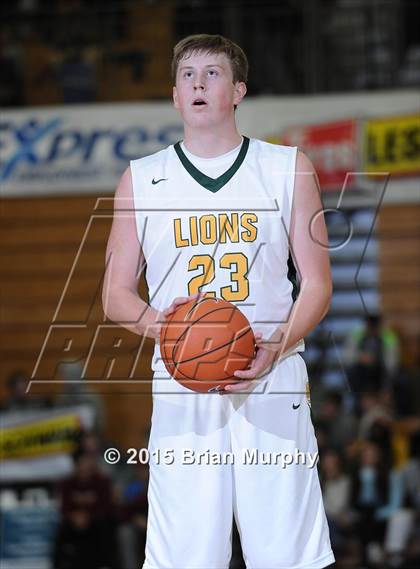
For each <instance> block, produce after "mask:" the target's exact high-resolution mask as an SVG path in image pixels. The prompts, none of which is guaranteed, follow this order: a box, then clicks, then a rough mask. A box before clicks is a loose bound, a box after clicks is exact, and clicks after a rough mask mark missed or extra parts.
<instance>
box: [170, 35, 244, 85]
mask: <svg viewBox="0 0 420 569" xmlns="http://www.w3.org/2000/svg"><path fill="white" fill-rule="evenodd" d="M193 53H209V54H219V53H224V54H225V55H226V57H227V58H228V60H229V62H230V66H231V68H232V75H233V82H234V83H236V82H238V81H240V82H243V83H246V81H247V79H248V59H247V57H246V55H245V53H244V51H243V50H242V49H241V48H240V47H239V45H237V44H236V43H234V42H233V41H232V40H229V39H227V38H225V37H223V36H220V35H218V34H216V35H211V34H194V35H191V36H187V37H186V38H184V39H182V40H181V41H179V42H178V43H177V44H176V46H175V47H174V52H173V58H172V65H171V72H172V79H173V81H174V83H175V80H176V74H177V71H178V66H179V63H180V61H181V60H182V59H184V58H186V57H189V56H190V55H192V54H193Z"/></svg>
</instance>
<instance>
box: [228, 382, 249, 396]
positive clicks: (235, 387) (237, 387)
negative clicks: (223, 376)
mask: <svg viewBox="0 0 420 569" xmlns="http://www.w3.org/2000/svg"><path fill="white" fill-rule="evenodd" d="M252 383H253V382H252V381H240V382H239V383H231V384H230V385H227V386H226V387H225V390H226V392H227V393H238V392H241V391H246V390H247V389H248V388H249V387H250V386H251V385H252Z"/></svg>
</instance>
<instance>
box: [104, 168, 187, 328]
mask: <svg viewBox="0 0 420 569" xmlns="http://www.w3.org/2000/svg"><path fill="white" fill-rule="evenodd" d="M143 266H144V256H143V252H142V248H141V243H140V242H139V239H138V235H137V230H136V219H135V208H134V199H133V185H132V179H131V171H130V168H127V169H126V170H125V172H124V174H123V175H122V177H121V180H120V182H119V184H118V187H117V190H116V192H115V197H114V217H113V221H112V227H111V232H110V235H109V239H108V244H107V248H106V259H105V267H106V269H105V278H104V284H103V288H102V305H103V310H104V312H105V314H106V316H107V317H108V318H109V319H110V320H112V321H113V322H117V323H118V324H120V326H122V327H124V328H127V330H130V332H134V333H135V334H139V335H141V336H147V337H149V338H153V339H157V338H159V334H160V328H161V326H162V322H163V321H164V320H165V318H166V317H168V316H169V315H170V314H171V313H172V312H173V311H174V310H175V308H176V307H177V306H179V305H180V304H183V303H184V302H188V301H189V300H191V298H193V297H182V298H176V299H175V300H174V301H173V302H172V304H171V305H170V306H169V307H168V308H167V309H165V310H164V311H162V312H159V311H157V310H155V309H154V308H153V307H151V306H150V305H149V304H147V303H146V302H145V301H144V300H142V299H141V298H140V296H139V294H138V284H139V278H140V275H141V267H143ZM194 298H196V295H195V296H194Z"/></svg>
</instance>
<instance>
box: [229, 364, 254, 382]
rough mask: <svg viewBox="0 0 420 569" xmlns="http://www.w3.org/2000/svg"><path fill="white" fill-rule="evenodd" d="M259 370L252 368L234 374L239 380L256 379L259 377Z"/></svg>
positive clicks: (239, 370)
mask: <svg viewBox="0 0 420 569" xmlns="http://www.w3.org/2000/svg"><path fill="white" fill-rule="evenodd" d="M257 371H258V370H257V369H256V368H253V367H251V368H250V369H238V370H237V371H235V373H234V374H233V375H234V376H235V377H239V379H254V378H255V377H256V376H257Z"/></svg>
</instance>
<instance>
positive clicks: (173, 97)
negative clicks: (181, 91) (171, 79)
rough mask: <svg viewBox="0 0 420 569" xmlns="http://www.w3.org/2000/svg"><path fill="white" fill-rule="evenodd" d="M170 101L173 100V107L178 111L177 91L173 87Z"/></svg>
mask: <svg viewBox="0 0 420 569" xmlns="http://www.w3.org/2000/svg"><path fill="white" fill-rule="evenodd" d="M172 99H173V101H174V107H175V108H176V109H179V103H178V93H177V90H176V87H175V86H174V87H172Z"/></svg>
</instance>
